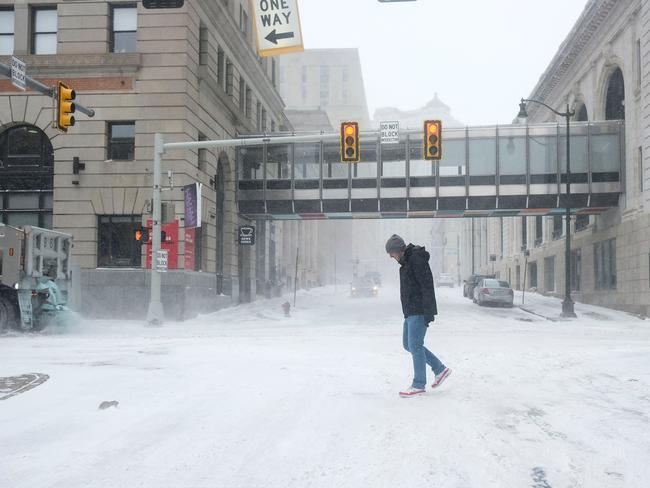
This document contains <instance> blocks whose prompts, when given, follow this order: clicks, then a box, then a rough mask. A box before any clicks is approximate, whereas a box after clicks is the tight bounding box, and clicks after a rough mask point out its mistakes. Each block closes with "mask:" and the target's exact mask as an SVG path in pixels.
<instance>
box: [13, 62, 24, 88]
mask: <svg viewBox="0 0 650 488" xmlns="http://www.w3.org/2000/svg"><path fill="white" fill-rule="evenodd" d="M26 70H27V65H26V64H25V63H23V62H22V61H21V60H20V59H18V58H16V57H14V56H12V57H11V83H13V85H14V86H15V87H18V88H20V89H21V90H25V89H26V88H27V83H25V71H26Z"/></svg>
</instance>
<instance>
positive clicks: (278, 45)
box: [252, 0, 304, 56]
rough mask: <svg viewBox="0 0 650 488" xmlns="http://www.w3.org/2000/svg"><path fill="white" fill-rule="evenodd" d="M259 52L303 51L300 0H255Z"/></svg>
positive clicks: (261, 54) (265, 53) (272, 53)
mask: <svg viewBox="0 0 650 488" xmlns="http://www.w3.org/2000/svg"><path fill="white" fill-rule="evenodd" d="M252 5H253V17H254V22H253V24H254V26H255V37H256V39H257V54H259V55H260V56H276V55H278V54H285V53H290V52H296V51H303V50H304V47H303V42H302V30H301V28H300V16H299V14H298V0H253V1H252Z"/></svg>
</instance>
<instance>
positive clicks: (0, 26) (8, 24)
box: [0, 9, 14, 56]
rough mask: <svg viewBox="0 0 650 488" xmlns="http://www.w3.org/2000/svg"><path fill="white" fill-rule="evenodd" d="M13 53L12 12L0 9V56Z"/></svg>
mask: <svg viewBox="0 0 650 488" xmlns="http://www.w3.org/2000/svg"><path fill="white" fill-rule="evenodd" d="M13 53H14V11H13V10H8V9H0V56H1V55H8V54H13Z"/></svg>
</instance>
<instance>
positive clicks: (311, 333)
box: [0, 286, 650, 488]
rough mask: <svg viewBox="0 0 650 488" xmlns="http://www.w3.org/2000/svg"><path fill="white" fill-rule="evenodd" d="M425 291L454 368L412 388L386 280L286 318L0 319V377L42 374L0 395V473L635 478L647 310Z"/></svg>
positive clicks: (159, 477) (364, 479)
mask: <svg viewBox="0 0 650 488" xmlns="http://www.w3.org/2000/svg"><path fill="white" fill-rule="evenodd" d="M437 295H438V308H439V311H440V315H439V317H438V319H437V321H436V322H435V324H433V325H432V327H430V330H429V333H428V335H427V338H426V341H425V343H426V345H427V346H428V347H429V348H430V349H431V350H432V351H433V352H434V353H435V354H437V355H438V356H439V357H440V358H441V359H442V361H443V362H445V363H446V364H447V365H448V366H449V367H451V368H452V369H453V374H452V375H451V377H450V378H449V380H447V381H446V382H445V384H444V385H443V386H441V387H440V389H438V390H435V391H428V392H427V394H426V395H425V396H423V397H418V398H412V399H402V398H400V397H399V396H398V391H399V390H400V389H402V388H404V387H406V386H409V385H410V381H411V379H412V365H411V364H412V363H411V358H410V355H409V354H408V353H407V352H406V351H404V350H403V349H402V318H401V309H400V306H399V298H398V292H397V290H396V289H392V288H384V289H382V290H381V293H380V296H379V298H376V299H372V298H369V299H351V298H349V297H348V290H347V288H346V287H344V286H339V289H338V293H337V294H335V292H334V289H333V288H332V287H329V288H325V289H316V290H312V291H309V292H301V293H299V295H298V307H297V309H295V310H292V317H291V318H285V317H284V316H283V315H282V310H281V306H280V304H281V303H282V302H283V301H285V299H286V298H283V299H273V300H262V301H259V302H256V303H253V304H250V305H245V306H241V307H234V308H231V309H227V310H224V311H222V312H219V313H217V314H214V315H210V316H203V317H200V318H199V319H196V320H193V321H189V322H186V323H173V324H169V323H168V324H166V325H165V326H164V327H162V328H146V327H144V326H142V325H141V324H139V323H134V322H128V323H125V322H99V321H90V322H87V323H80V324H78V325H77V326H75V327H74V328H72V329H70V330H67V331H58V332H57V331H53V330H51V331H48V332H47V333H44V334H42V335H26V336H22V335H17V334H16V335H8V336H2V337H0V358H1V360H0V377H12V376H19V375H23V374H27V373H40V374H43V375H49V379H47V380H46V381H45V382H44V383H42V384H40V385H37V386H34V388H32V389H30V390H28V391H24V392H23V393H20V394H17V395H15V396H11V397H9V398H6V399H5V400H4V401H0V419H1V428H0V460H1V461H0V466H1V467H0V486H2V487H7V488H9V487H11V488H32V487H33V488H45V487H48V488H49V487H51V488H77V487H79V488H81V487H93V488H100V487H111V488H114V487H124V488H126V487H129V488H135V487H151V488H166V487H170V488H171V487H174V488H204V487H205V488H207V487H210V488H213V487H224V488H234V487H242V488H255V487H260V488H262V487H264V488H270V487H283V488H284V487H296V488H305V487H323V488H325V487H327V488H331V487H362V486H373V487H391V488H392V487H409V488H417V487H459V488H460V487H481V488H483V487H525V486H531V487H535V488H548V487H553V488H555V487H562V488H565V487H589V488H593V487H608V488H609V487H613V488H615V487H639V488H641V487H645V486H648V479H650V435H649V434H648V433H649V432H650V323H649V322H648V321H643V320H640V319H638V318H636V317H633V316H631V315H627V314H624V313H619V312H614V311H611V310H607V309H602V308H601V309H599V308H596V307H587V306H583V305H580V304H577V305H576V311H577V313H578V315H579V317H580V318H579V320H577V321H571V322H563V321H549V320H546V319H544V318H542V317H540V316H537V315H533V314H530V313H527V312H525V311H522V310H520V309H518V308H514V309H502V308H481V307H478V306H477V305H474V304H472V302H471V301H470V300H467V299H465V298H463V297H462V291H461V290H460V289H458V288H454V289H438V290H437ZM516 301H517V303H520V301H521V300H520V297H517V298H516ZM526 303H527V304H528V305H529V306H530V307H532V308H535V307H537V309H538V310H541V311H548V310H554V311H555V312H556V314H557V313H559V309H560V305H559V301H558V300H555V299H549V298H542V297H539V296H531V295H527V296H526ZM429 373H430V372H429ZM430 377H431V375H430ZM428 382H429V384H430V383H431V381H430V380H429V381H428ZM3 394H4V393H3V391H2V390H0V397H2V396H3ZM104 401H117V402H119V405H118V406H117V408H115V407H110V408H107V409H99V408H98V407H99V405H100V404H101V403H102V402H104Z"/></svg>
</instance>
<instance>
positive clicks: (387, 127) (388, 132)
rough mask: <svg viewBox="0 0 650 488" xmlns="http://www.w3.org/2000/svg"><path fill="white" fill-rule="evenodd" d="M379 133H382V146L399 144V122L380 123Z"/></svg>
mask: <svg viewBox="0 0 650 488" xmlns="http://www.w3.org/2000/svg"><path fill="white" fill-rule="evenodd" d="M379 131H380V132H381V143H382V144H397V143H399V122H397V121H392V122H380V123H379Z"/></svg>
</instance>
